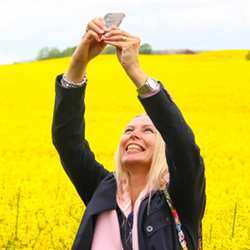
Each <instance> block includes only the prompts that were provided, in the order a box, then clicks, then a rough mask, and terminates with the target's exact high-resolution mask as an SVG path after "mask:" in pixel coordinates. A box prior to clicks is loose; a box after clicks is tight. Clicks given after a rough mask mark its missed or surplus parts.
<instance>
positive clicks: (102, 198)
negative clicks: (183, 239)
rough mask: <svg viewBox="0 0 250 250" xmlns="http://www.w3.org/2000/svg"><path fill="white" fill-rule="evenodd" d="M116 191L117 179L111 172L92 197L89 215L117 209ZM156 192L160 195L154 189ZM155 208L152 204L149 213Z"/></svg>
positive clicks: (88, 208) (88, 207)
mask: <svg viewBox="0 0 250 250" xmlns="http://www.w3.org/2000/svg"><path fill="white" fill-rule="evenodd" d="M116 191H117V185H116V179H115V176H114V174H113V172H111V173H110V174H108V175H107V176H106V177H105V178H104V179H103V180H102V182H101V183H100V184H99V185H98V187H97V189H96V191H95V193H94V195H93V197H92V199H91V200H90V202H89V204H88V206H87V211H88V213H89V215H96V214H99V213H101V212H103V211H107V210H112V209H116V207H117V203H116ZM154 193H156V194H155V195H157V193H158V195H157V196H160V195H159V192H156V191H154V192H153V194H154ZM153 194H152V195H153ZM148 197H149V194H147V195H146V196H145V197H144V198H143V199H142V201H144V200H145V199H147V198H148ZM159 198H160V197H159ZM156 209H158V206H157V205H156ZM154 210H155V208H154V205H152V206H151V205H150V209H149V211H148V214H151V213H152V212H153V211H154ZM87 211H86V212H87Z"/></svg>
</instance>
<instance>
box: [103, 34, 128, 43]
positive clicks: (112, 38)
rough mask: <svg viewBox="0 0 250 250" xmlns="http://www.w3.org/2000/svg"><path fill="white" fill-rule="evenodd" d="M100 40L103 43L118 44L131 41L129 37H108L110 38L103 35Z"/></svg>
mask: <svg viewBox="0 0 250 250" xmlns="http://www.w3.org/2000/svg"><path fill="white" fill-rule="evenodd" d="M101 39H102V40H104V41H111V42H112V41H113V42H115V41H117V42H118V41H120V42H127V41H131V40H132V39H131V38H130V37H126V36H124V35H114V36H110V37H106V36H105V35H103V36H102V37H101Z"/></svg>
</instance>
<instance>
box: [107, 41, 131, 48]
mask: <svg viewBox="0 0 250 250" xmlns="http://www.w3.org/2000/svg"><path fill="white" fill-rule="evenodd" d="M104 43H105V44H109V45H113V46H115V47H118V48H121V49H122V48H124V47H126V46H128V45H129V43H128V42H113V41H105V40H104Z"/></svg>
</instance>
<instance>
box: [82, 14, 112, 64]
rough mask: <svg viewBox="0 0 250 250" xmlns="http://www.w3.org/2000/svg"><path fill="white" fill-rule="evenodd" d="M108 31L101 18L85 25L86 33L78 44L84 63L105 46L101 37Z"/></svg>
mask: <svg viewBox="0 0 250 250" xmlns="http://www.w3.org/2000/svg"><path fill="white" fill-rule="evenodd" d="M109 30H110V29H108V28H107V27H106V26H105V22H104V19H103V18H101V17H99V18H94V19H92V20H91V21H90V22H89V23H88V24H87V28H86V32H85V34H84V36H83V37H82V40H81V43H80V47H81V48H82V52H83V54H82V55H83V60H84V61H85V63H88V62H89V61H90V60H92V59H93V58H94V57H96V56H97V55H99V54H100V53H101V52H102V51H103V49H104V48H105V46H106V44H105V43H104V41H103V40H101V36H102V35H103V34H105V33H106V32H107V31H109ZM81 44H82V46H81ZM80 54H81V53H80Z"/></svg>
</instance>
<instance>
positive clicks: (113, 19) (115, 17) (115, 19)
mask: <svg viewBox="0 0 250 250" xmlns="http://www.w3.org/2000/svg"><path fill="white" fill-rule="evenodd" d="M124 17H125V14H124V13H108V14H106V15H105V16H104V21H105V26H106V27H107V28H109V27H111V26H112V25H115V26H117V27H119V25H120V24H121V22H122V20H123V18H124Z"/></svg>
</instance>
